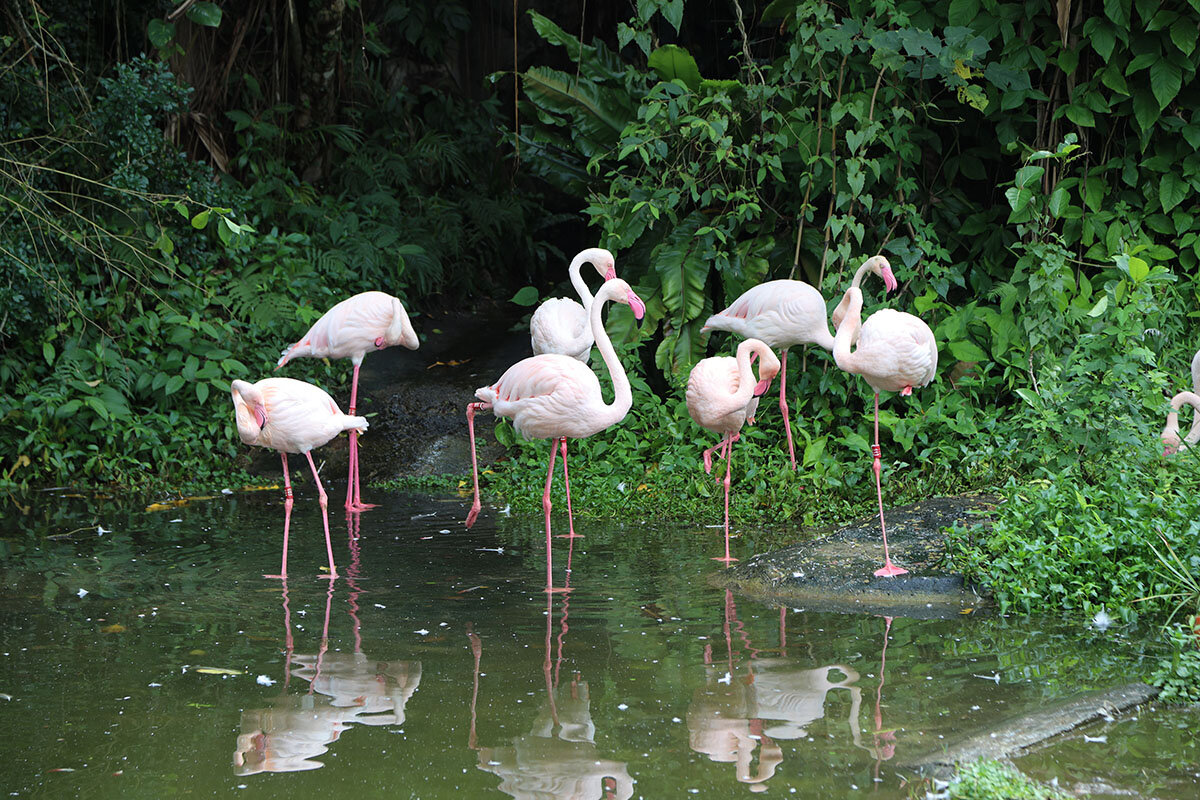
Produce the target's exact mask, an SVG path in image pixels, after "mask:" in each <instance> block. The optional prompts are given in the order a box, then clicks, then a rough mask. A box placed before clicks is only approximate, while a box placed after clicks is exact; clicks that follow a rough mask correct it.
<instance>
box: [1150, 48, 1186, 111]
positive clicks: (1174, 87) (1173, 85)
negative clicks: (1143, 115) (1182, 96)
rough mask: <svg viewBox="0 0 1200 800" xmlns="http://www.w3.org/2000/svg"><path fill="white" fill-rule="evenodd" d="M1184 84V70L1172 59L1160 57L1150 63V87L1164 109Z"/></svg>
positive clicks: (1159, 108) (1159, 105)
mask: <svg viewBox="0 0 1200 800" xmlns="http://www.w3.org/2000/svg"><path fill="white" fill-rule="evenodd" d="M1181 86H1183V71H1182V70H1180V69H1179V66H1178V65H1177V64H1175V63H1174V62H1173V61H1171V60H1170V59H1166V58H1160V59H1158V60H1157V61H1155V62H1154V63H1153V64H1151V65H1150V89H1151V90H1152V91H1153V92H1154V97H1155V99H1156V100H1158V110H1159V111H1162V110H1163V109H1164V108H1166V107H1167V103H1170V102H1171V101H1172V100H1174V99H1175V96H1176V95H1178V94H1179V89H1180V87H1181Z"/></svg>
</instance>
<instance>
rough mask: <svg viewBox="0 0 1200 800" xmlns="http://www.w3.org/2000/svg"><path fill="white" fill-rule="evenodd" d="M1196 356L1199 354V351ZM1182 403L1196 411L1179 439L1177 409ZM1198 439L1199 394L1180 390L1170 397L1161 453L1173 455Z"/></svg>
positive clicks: (1180, 407) (1199, 438)
mask: <svg viewBox="0 0 1200 800" xmlns="http://www.w3.org/2000/svg"><path fill="white" fill-rule="evenodd" d="M1197 356H1200V353H1198V354H1197ZM1193 363H1196V362H1193ZM1184 404H1187V405H1190V406H1191V407H1192V408H1193V409H1194V410H1195V412H1196V413H1195V416H1194V417H1193V421H1192V429H1191V431H1189V432H1188V435H1187V436H1185V437H1184V438H1182V439H1180V438H1179V411H1180V409H1182V408H1183V406H1184ZM1198 441H1200V395H1198V394H1197V393H1196V392H1180V393H1179V394H1177V395H1175V396H1174V397H1172V398H1171V411H1170V413H1168V414H1167V425H1166V427H1165V428H1163V431H1162V443H1163V455H1164V456H1173V455H1175V454H1176V453H1179V452H1182V451H1184V450H1188V449H1190V448H1192V447H1195V446H1196V442H1198Z"/></svg>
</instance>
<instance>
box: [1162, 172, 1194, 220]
mask: <svg viewBox="0 0 1200 800" xmlns="http://www.w3.org/2000/svg"><path fill="white" fill-rule="evenodd" d="M1189 189H1190V187H1189V186H1188V183H1187V181H1185V180H1184V179H1183V178H1181V177H1179V175H1178V174H1177V173H1175V172H1167V173H1165V174H1164V175H1163V176H1162V180H1161V181H1160V182H1159V184H1158V199H1159V202H1161V203H1162V209H1163V211H1164V212H1168V213H1169V212H1170V211H1171V209H1173V208H1174V207H1175V206H1177V205H1179V204H1180V203H1182V202H1183V201H1184V200H1185V199H1186V198H1187V196H1188V191H1189Z"/></svg>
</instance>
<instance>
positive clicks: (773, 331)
mask: <svg viewBox="0 0 1200 800" xmlns="http://www.w3.org/2000/svg"><path fill="white" fill-rule="evenodd" d="M867 273H872V274H875V275H878V276H879V277H880V278H882V279H883V283H884V285H885V286H886V287H887V290H888V291H889V292H890V291H892V290H893V289H895V288H896V286H897V285H898V284H897V283H896V278H895V276H894V275H893V274H892V267H891V265H890V264H889V263H888V260H887V259H886V258H884V257H883V256H872V257H871V258H868V259H867V260H866V261H864V262H863V264H862V266H860V267H859V268H858V271H857V272H855V273H854V278H853V280H852V281H851V282H850V285H851V287H854V288H858V286H859V284H861V283H862V279H863V278H864V277H866V275H867ZM844 313H845V309H844V308H843V307H842V305H839V306H838V307H837V308H836V309H834V326H835V327H836V326H837V323H838V321H839V320H840V319H841V315H842V314H844ZM701 330H702V331H707V330H718V331H730V332H732V333H735V334H737V335H738V336H741V337H743V338H748V339H761V340H762V341H764V342H766V343H767V345H768V346H770V347H771V348H773V349H778V350H780V351H781V354H780V361H781V363H782V368H781V370H780V373H779V410H780V411H782V412H783V429H784V431H786V433H787V443H788V456H789V457H790V458H791V460H792V469H795V468H796V446H795V444H794V443H793V441H792V426H791V421H790V417H789V414H788V405H787V395H786V393H787V351H788V348H789V347H791V346H793V345H797V344H816V345H819V346H821V347H823V348H825V349H826V350H833V340H834V337H833V336H832V335H831V334H830V333H829V324H828V323H827V322H826V314H825V298H824V297H822V296H821V293H820V292H819V291H817V290H816V289H814V288H813V287H812V286H809V285H808V284H807V283H805V282H804V281H795V280H777V281H767V282H766V283H760V284H759V285H758V286H755V287H753V288H751V289H748V290H746V291H745V292H743V293H742V294H741V296H739V297H738V299H736V300H734V301H733V302H732V303H730V304H729V307H728V308H726V309H725V310H724V311H720V312H718V313H716V314H713V315H712V316H711V317H709V318H708V321H706V322H705V323H704V327H703V328H701Z"/></svg>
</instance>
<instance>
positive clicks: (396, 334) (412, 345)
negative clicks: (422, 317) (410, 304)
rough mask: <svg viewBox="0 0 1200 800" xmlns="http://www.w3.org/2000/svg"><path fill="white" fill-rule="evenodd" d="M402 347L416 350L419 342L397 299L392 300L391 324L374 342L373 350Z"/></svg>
mask: <svg viewBox="0 0 1200 800" xmlns="http://www.w3.org/2000/svg"><path fill="white" fill-rule="evenodd" d="M397 344H398V345H403V346H404V347H407V348H408V349H409V350H416V349H417V348H418V347H420V345H421V340H420V339H418V338H417V331H416V330H415V329H414V328H413V326H412V322H410V321H409V319H408V312H407V311H405V310H404V305H403V304H402V303H401V302H400V299H399V298H396V297H393V298H392V322H391V324H390V325H388V327H387V330H386V331H385V332H384V334H383V336H380V337H379V338H377V339H376V340H375V348H376V349H377V350H382V349H383V348H385V347H390V346H392V345H397Z"/></svg>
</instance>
